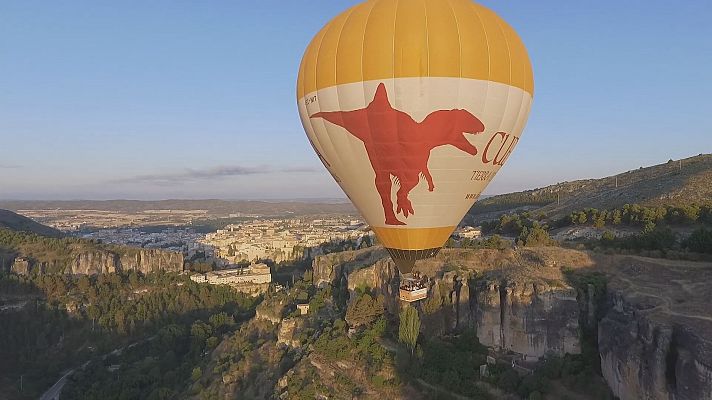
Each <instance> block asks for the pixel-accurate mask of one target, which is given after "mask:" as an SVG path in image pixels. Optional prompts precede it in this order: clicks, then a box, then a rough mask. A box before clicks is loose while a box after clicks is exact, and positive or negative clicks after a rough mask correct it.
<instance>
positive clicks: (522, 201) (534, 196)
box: [468, 191, 557, 216]
mask: <svg viewBox="0 0 712 400" xmlns="http://www.w3.org/2000/svg"><path fill="white" fill-rule="evenodd" d="M556 196H557V194H556V193H543V192H539V193H536V192H533V191H528V192H520V193H510V194H505V195H501V196H495V197H492V198H487V199H482V200H479V201H478V202H476V203H475V204H474V205H473V206H472V208H471V209H470V211H469V212H468V215H469V216H472V215H475V214H484V213H490V212H497V211H503V210H511V209H513V208H516V207H524V206H545V205H547V204H551V203H553V202H555V201H556Z"/></svg>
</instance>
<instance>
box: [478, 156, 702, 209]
mask: <svg viewBox="0 0 712 400" xmlns="http://www.w3.org/2000/svg"><path fill="white" fill-rule="evenodd" d="M711 199H712V154H700V155H698V156H694V157H690V158H686V159H682V160H674V161H673V160H670V161H668V162H666V163H663V164H659V165H654V166H651V167H645V168H643V167H641V168H640V169H636V170H631V171H627V172H623V173H620V174H617V175H613V176H609V177H605V178H600V179H582V180H577V181H572V182H562V183H557V184H555V185H550V186H547V187H544V188H538V189H532V190H526V191H523V192H516V193H508V194H503V195H499V196H493V197H489V198H486V199H484V200H481V201H479V202H477V203H476V204H475V205H474V206H473V207H472V209H470V211H469V213H468V215H467V217H466V218H467V220H468V222H469V221H473V220H475V221H482V220H486V219H491V218H496V217H497V216H498V215H499V214H501V213H503V212H508V211H512V210H515V209H519V210H528V211H533V212H534V213H540V212H542V213H546V214H547V215H549V216H562V215H565V214H568V213H570V212H572V211H578V210H582V209H585V208H588V207H592V208H597V209H611V208H616V207H622V206H623V205H625V204H633V203H636V204H641V205H672V206H680V205H687V204H691V203H698V204H702V203H708V202H710V200H711Z"/></svg>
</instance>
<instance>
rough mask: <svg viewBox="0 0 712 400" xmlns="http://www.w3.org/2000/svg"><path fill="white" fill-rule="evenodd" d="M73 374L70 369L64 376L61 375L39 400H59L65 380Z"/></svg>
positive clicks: (72, 370)
mask: <svg viewBox="0 0 712 400" xmlns="http://www.w3.org/2000/svg"><path fill="white" fill-rule="evenodd" d="M87 363H88V361H87ZM84 365H86V364H84ZM73 373H74V369H70V370H69V371H68V372H67V373H66V374H64V375H62V377H61V378H59V380H58V381H57V383H55V384H54V385H52V387H51V388H49V390H48V391H46V392H44V394H43V395H42V397H40V400H59V394H60V393H61V392H62V388H63V387H64V385H65V384H66V383H67V378H69V377H70V376H71V375H72V374H73Z"/></svg>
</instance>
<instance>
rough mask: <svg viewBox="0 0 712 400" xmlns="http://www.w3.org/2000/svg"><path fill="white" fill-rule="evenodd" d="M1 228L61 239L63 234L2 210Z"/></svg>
mask: <svg viewBox="0 0 712 400" xmlns="http://www.w3.org/2000/svg"><path fill="white" fill-rule="evenodd" d="M0 228H7V229H10V230H13V231H21V232H31V233H36V234H38V235H42V236H50V237H61V236H62V232H60V231H58V230H56V229H54V228H50V227H49V226H46V225H42V224H40V223H38V222H35V221H33V220H31V219H29V218H27V217H23V216H22V215H19V214H15V213H14V212H12V211H8V210H2V209H0Z"/></svg>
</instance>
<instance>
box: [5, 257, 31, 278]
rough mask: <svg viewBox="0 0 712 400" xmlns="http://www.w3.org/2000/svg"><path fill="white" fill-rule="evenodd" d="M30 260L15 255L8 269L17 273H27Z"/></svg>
mask: <svg viewBox="0 0 712 400" xmlns="http://www.w3.org/2000/svg"><path fill="white" fill-rule="evenodd" d="M30 267H31V265H30V260H29V259H27V258H25V257H17V258H16V259H15V261H13V263H12V266H11V267H10V271H12V272H14V273H16V274H18V275H27V274H29V273H30Z"/></svg>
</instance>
